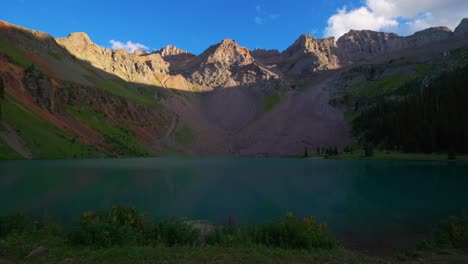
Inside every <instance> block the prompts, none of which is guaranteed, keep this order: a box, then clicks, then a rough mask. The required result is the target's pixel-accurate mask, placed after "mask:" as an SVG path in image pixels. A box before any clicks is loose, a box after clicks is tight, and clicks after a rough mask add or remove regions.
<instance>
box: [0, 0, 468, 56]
mask: <svg viewBox="0 0 468 264" xmlns="http://www.w3.org/2000/svg"><path fill="white" fill-rule="evenodd" d="M375 2H377V4H376V3H375ZM405 2H408V0H404V1H403V0H337V1H332V0H315V1H312V0H308V1H306V0H301V1H294V0H289V1H285V0H257V1H255V0H231V1H221V0H218V1H213V0H212V1H210V0H198V1H187V0H185V1H182V0H171V1H144V0H140V1H134V2H133V1H128V0H126V1H123V0H122V1H119V0H113V1H108V0H102V1H99V0H94V1H92V0H61V1H55V0H54V1H52V0H41V1H36V0H9V1H3V3H2V7H1V10H0V19H1V20H5V21H8V22H11V23H14V24H18V25H21V26H24V27H27V28H31V29H36V30H40V31H45V32H48V33H50V34H51V35H53V36H55V37H62V36H66V35H68V33H70V32H76V31H84V32H87V33H88V35H89V36H90V37H91V39H92V40H93V41H94V42H96V43H97V44H99V45H101V46H104V47H109V48H110V47H112V44H111V43H110V41H111V40H114V43H115V42H117V41H120V42H123V43H126V42H127V41H132V42H133V43H141V44H142V45H144V46H146V47H148V48H149V49H150V50H155V49H159V48H161V47H163V46H165V45H167V44H173V45H176V46H178V47H180V48H182V49H185V50H189V51H191V52H193V53H196V54H199V53H201V52H202V51H203V50H205V49H206V48H208V47H209V46H210V45H212V44H215V43H218V42H219V41H220V40H222V39H224V38H231V39H235V40H236V41H237V42H238V43H239V44H241V45H243V46H246V47H248V48H251V49H253V48H257V47H258V48H266V49H279V50H284V49H286V48H287V47H288V46H289V45H290V44H292V43H293V42H294V40H296V39H297V38H298V37H299V35H301V34H304V33H309V34H311V35H314V36H316V37H324V36H329V35H334V36H337V35H340V34H343V32H345V31H347V30H349V29H350V28H349V27H353V26H354V27H359V28H354V29H373V30H385V31H392V30H393V31H397V32H398V31H399V32H400V33H412V31H415V30H417V29H419V28H420V27H423V26H430V25H432V24H434V23H435V24H437V23H442V22H446V23H447V24H450V26H452V27H453V25H455V22H456V20H458V21H460V20H461V18H462V17H463V13H465V14H467V16H468V7H467V4H466V3H468V1H466V0H426V2H425V3H426V4H421V5H416V6H415V5H414V4H413V5H412V6H410V7H408V6H406V5H408V4H407V3H405ZM410 2H416V1H412V0H411V1H410ZM447 3H448V4H447ZM385 4H389V5H391V7H392V9H389V8H388V6H386V5H385ZM456 4H457V7H456V8H455V5H456ZM441 5H442V6H443V8H445V9H447V12H448V11H449V10H451V8H455V9H458V11H459V13H460V14H458V15H455V18H453V19H452V20H453V21H442V20H441V19H442V17H443V15H444V14H440V15H439V14H438V13H437V12H439V11H437V12H433V10H431V8H432V9H434V10H435V8H436V7H437V8H438V9H437V10H439V9H440V8H441ZM411 8H412V9H411ZM443 8H442V9H443ZM409 9H411V10H412V12H406V10H409ZM413 9H414V10H413ZM445 9H444V10H445ZM398 12H401V13H405V12H406V13H407V14H406V13H405V14H404V19H403V18H402V17H401V16H400V15H399V14H398ZM434 14H435V15H434ZM437 16H440V17H441V18H439V17H437ZM333 18H334V19H333ZM403 21H404V22H403ZM408 21H409V22H408ZM330 22H332V24H330ZM409 23H413V24H409ZM411 25H416V26H414V27H410V26H411Z"/></svg>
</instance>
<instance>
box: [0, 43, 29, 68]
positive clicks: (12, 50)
mask: <svg viewBox="0 0 468 264" xmlns="http://www.w3.org/2000/svg"><path fill="white" fill-rule="evenodd" d="M0 53H3V54H6V55H8V56H9V57H10V58H11V59H12V60H13V61H14V62H15V63H16V64H18V65H20V66H23V67H28V66H30V65H31V64H33V62H32V61H31V60H30V59H29V58H28V57H27V56H26V54H25V53H24V52H22V51H20V50H19V49H17V48H16V47H15V45H13V44H12V43H9V42H6V41H4V40H0Z"/></svg>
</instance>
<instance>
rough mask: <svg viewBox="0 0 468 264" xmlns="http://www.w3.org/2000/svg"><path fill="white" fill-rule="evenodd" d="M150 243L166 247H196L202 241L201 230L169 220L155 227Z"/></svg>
mask: <svg viewBox="0 0 468 264" xmlns="http://www.w3.org/2000/svg"><path fill="white" fill-rule="evenodd" d="M149 233H150V234H151V237H149V241H155V242H158V243H162V244H165V245H166V246H182V245H184V246H194V245H195V244H196V243H197V242H198V241H199V239H200V235H201V234H200V233H201V232H200V230H199V229H197V228H195V227H194V226H192V225H191V224H189V223H186V222H183V221H178V220H168V221H163V222H160V223H157V224H154V225H153V228H152V230H151V232H149Z"/></svg>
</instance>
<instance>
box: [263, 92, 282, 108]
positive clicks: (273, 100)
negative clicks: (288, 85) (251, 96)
mask: <svg viewBox="0 0 468 264" xmlns="http://www.w3.org/2000/svg"><path fill="white" fill-rule="evenodd" d="M280 102H281V95H280V94H279V93H275V94H273V95H269V96H265V98H263V110H264V111H266V112H268V111H271V110H273V108H275V107H276V106H277V105H278V104H279V103H280Z"/></svg>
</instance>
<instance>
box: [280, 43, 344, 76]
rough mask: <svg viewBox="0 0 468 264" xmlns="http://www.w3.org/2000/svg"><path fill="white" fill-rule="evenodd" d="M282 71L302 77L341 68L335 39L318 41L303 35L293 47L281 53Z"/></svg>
mask: <svg viewBox="0 0 468 264" xmlns="http://www.w3.org/2000/svg"><path fill="white" fill-rule="evenodd" d="M281 58H282V61H283V64H284V65H283V66H282V68H281V69H282V71H283V72H285V73H289V74H293V75H301V74H306V73H310V72H315V71H319V70H328V69H336V68H338V67H339V66H340V61H339V59H338V56H337V50H336V45H335V39H334V38H326V39H316V38H314V37H312V36H310V35H307V34H305V35H302V36H301V37H299V39H298V40H296V42H294V44H293V45H291V46H290V47H289V48H288V49H286V50H285V51H283V53H281Z"/></svg>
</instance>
